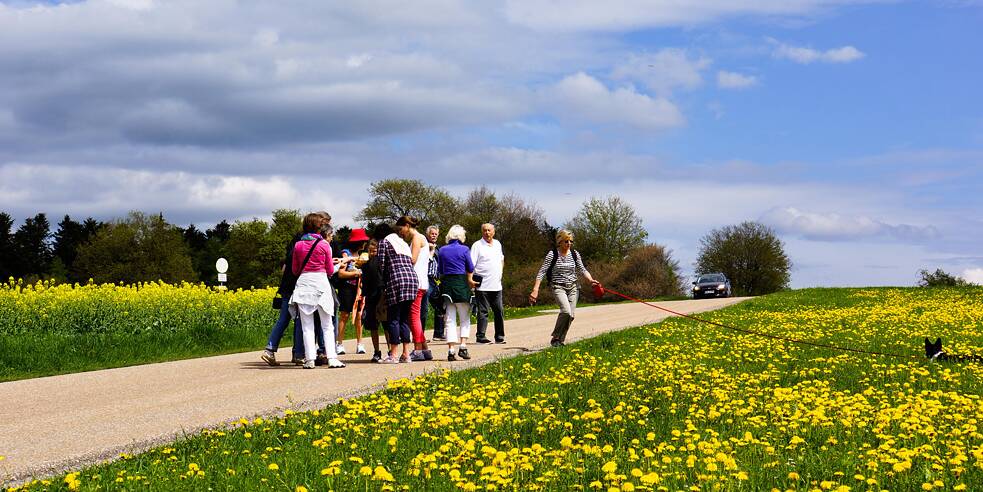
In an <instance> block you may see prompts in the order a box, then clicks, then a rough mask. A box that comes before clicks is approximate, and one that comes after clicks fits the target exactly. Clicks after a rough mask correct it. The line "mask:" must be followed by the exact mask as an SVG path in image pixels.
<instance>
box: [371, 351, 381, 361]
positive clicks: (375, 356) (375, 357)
mask: <svg viewBox="0 0 983 492" xmlns="http://www.w3.org/2000/svg"><path fill="white" fill-rule="evenodd" d="M372 362H382V352H376V353H374V354H372Z"/></svg>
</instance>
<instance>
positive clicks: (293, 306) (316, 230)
mask: <svg viewBox="0 0 983 492" xmlns="http://www.w3.org/2000/svg"><path fill="white" fill-rule="evenodd" d="M329 227H330V224H329V223H328V221H327V220H325V217H324V216H323V215H321V214H318V213H313V214H307V216H306V217H304V235H303V236H301V238H300V240H299V241H297V243H296V244H295V245H294V250H293V254H292V258H291V270H292V271H293V274H294V275H296V276H297V286H296V287H295V288H294V291H293V294H292V295H291V296H290V313H291V314H292V315H293V316H294V317H295V318H296V317H299V318H300V326H301V329H302V330H303V336H304V369H313V368H314V363H315V356H316V351H317V348H316V346H317V342H316V341H315V334H314V313H317V314H318V317H320V319H321V323H322V326H330V324H331V316H332V315H333V314H334V294H333V292H332V288H331V283H330V282H329V281H328V277H330V276H331V274H332V273H334V264H333V263H332V261H331V245H330V244H329V242H328V241H326V240H325V239H324V237H323V236H322V234H324V233H325V232H326V231H327V230H329V229H328V228H329ZM324 337H325V338H326V340H325V341H326V342H327V343H326V344H325V348H326V355H327V358H328V367H345V364H342V362H341V361H339V360H338V356H337V355H336V354H335V351H334V346H335V345H334V331H333V330H324Z"/></svg>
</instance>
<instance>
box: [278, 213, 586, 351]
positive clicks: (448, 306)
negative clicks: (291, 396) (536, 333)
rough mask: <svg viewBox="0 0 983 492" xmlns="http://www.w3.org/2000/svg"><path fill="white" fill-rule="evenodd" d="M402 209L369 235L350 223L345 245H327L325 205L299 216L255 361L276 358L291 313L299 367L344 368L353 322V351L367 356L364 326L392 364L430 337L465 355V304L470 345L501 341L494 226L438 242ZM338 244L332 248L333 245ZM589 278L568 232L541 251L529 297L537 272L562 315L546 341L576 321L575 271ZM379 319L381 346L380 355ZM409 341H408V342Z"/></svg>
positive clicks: (330, 234) (554, 340)
mask: <svg viewBox="0 0 983 492" xmlns="http://www.w3.org/2000/svg"><path fill="white" fill-rule="evenodd" d="M418 225H419V221H418V220H417V219H415V218H413V217H410V216H403V217H401V218H399V219H398V220H397V221H396V222H395V223H394V224H392V225H390V224H380V225H378V226H376V227H375V228H374V229H373V230H372V234H371V237H370V236H369V234H368V232H367V231H366V230H365V229H354V230H352V233H351V236H350V237H349V238H348V241H347V243H346V244H345V245H344V246H345V247H344V248H341V246H342V245H339V244H335V243H333V242H332V241H333V239H334V230H333V228H332V226H331V215H330V214H328V213H327V212H313V213H310V214H307V215H306V216H305V217H304V220H303V231H301V232H300V233H298V234H297V235H296V236H294V238H293V240H292V241H291V242H290V244H289V245H288V247H287V250H286V256H285V258H284V266H283V273H282V277H281V281H280V286H279V289H278V291H277V297H276V299H274V302H273V307H274V308H276V309H278V310H279V312H280V315H279V317H278V319H277V321H276V324H275V325H274V326H273V330H272V332H271V333H270V337H269V340H268V342H267V344H266V348H265V349H264V350H263V353H262V356H261V357H262V359H263V360H264V361H266V362H267V363H268V364H270V365H278V364H279V362H278V361H277V359H276V352H277V349H278V348H279V344H280V341H281V339H282V338H283V335H284V333H285V331H286V329H287V327H288V326H289V325H290V320H291V319H293V320H294V334H293V354H292V355H293V358H292V362H293V363H295V364H299V365H303V367H304V368H306V369H313V368H314V367H315V366H320V365H326V366H328V367H330V368H341V367H345V364H344V363H343V362H341V360H339V359H338V356H339V355H342V354H345V353H346V352H345V346H344V339H345V328H346V325H347V323H348V321H349V320H352V322H353V324H354V327H355V342H356V348H355V352H356V353H357V354H364V353H366V350H365V346H364V345H363V343H362V335H363V332H364V330H368V332H369V334H370V338H371V341H372V348H373V355H372V360H373V361H374V362H378V363H381V364H398V363H405V362H413V361H427V360H433V359H434V355H433V351H432V350H431V348H430V345H429V344H430V342H431V341H445V342H446V343H447V360H448V361H455V360H457V359H470V358H471V355H470V354H469V352H468V346H467V344H468V340H469V338H470V336H471V312H472V306H475V307H476V310H477V327H476V333H475V342H476V343H479V344H489V343H505V318H504V307H503V303H502V275H503V273H504V271H505V254H504V253H503V251H502V244H501V243H500V242H499V241H498V240H497V239H495V226H494V225H492V224H483V225H482V226H481V239H479V240H477V241H475V242H474V243H473V244H472V245H471V246H470V247H469V246H467V245H466V239H467V238H466V233H465V230H464V228H463V227H461V226H460V225H454V226H452V227H450V229H449V230H448V231H447V234H446V236H445V238H444V239H445V245H444V246H438V245H437V240H438V239H439V237H440V229H439V228H438V227H437V226H430V227H428V228H427V229H426V233H425V234H424V233H421V232H419V231H418V230H417V226H418ZM336 249H338V250H340V251H336ZM578 273H580V274H581V275H583V276H584V278H585V279H587V280H588V281H589V282H591V283H592V284H596V281H594V279H593V278H592V277H591V275H590V272H588V271H587V269H586V268H585V267H584V264H583V261H582V260H581V258H580V256H579V254H578V253H577V252H576V250H574V249H573V235H572V234H571V233H570V232H569V231H566V230H561V231H560V232H559V233H558V234H557V243H556V247H555V248H553V249H552V250H551V251H549V252H547V253H546V257H545V258H544V260H543V265H542V267H541V268H540V270H539V273H538V275H537V277H536V281H535V286H534V287H533V290H532V292H531V293H530V295H529V300H530V302H531V303H535V302H537V300H538V296H539V288H540V284H541V282H542V281H543V280H544V279H545V280H546V281H547V283H548V284H549V285H550V287H551V289H552V290H553V293H554V295H555V296H556V298H557V301H558V302H559V304H560V315H559V316H558V318H557V321H556V325H555V327H554V330H553V334H552V337H551V340H550V344H551V345H552V346H559V345H563V343H564V340H565V339H566V334H567V331H568V330H569V328H570V324H571V323H572V322H573V319H574V311H575V309H576V305H577V299H578V296H579V283H578V281H577V274H578ZM428 306H429V308H432V310H433V312H434V316H433V319H434V324H433V334H432V337H431V339H430V340H428V339H427V337H426V335H425V333H424V330H425V328H426V325H427V320H428V317H429V316H428V311H429V309H428ZM489 315H491V316H493V319H494V334H493V337H494V340H492V339H489V338H488V337H487V329H488V322H489ZM380 326H382V327H383V331H384V333H385V338H386V343H387V350H386V352H385V354H383V350H382V346H381V343H380V338H379V329H380ZM411 346H412V347H411Z"/></svg>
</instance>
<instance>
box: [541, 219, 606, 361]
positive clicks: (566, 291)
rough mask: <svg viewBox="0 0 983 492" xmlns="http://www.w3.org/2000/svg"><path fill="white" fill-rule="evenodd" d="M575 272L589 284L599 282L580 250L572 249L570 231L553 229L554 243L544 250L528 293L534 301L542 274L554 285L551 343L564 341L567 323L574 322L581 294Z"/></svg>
mask: <svg viewBox="0 0 983 492" xmlns="http://www.w3.org/2000/svg"><path fill="white" fill-rule="evenodd" d="M577 272H580V273H581V274H582V275H583V276H584V278H585V279H587V281H588V282H590V283H591V285H595V284H597V283H598V282H597V281H596V280H594V278H593V277H591V275H590V272H588V271H587V268H584V262H583V261H582V260H581V259H580V253H577V251H576V250H574V249H573V233H572V232H570V231H568V230H566V229H561V230H560V231H559V232H557V233H556V247H555V248H553V249H552V250H550V251H549V252H548V253H546V258H544V259H543V266H541V267H540V268H539V273H538V274H537V275H536V284H535V285H533V287H532V293H530V294H529V302H530V303H532V304H535V303H536V301H537V300H539V284H540V282H542V281H543V279H544V278H545V279H546V282H547V283H548V284H549V285H550V286H551V287H552V288H553V295H554V296H556V301H557V302H558V303H559V304H560V315H559V316H557V317H556V325H555V326H554V328H553V336H552V338H551V339H550V345H551V346H553V347H559V346H561V345H563V344H564V343H563V341H564V340H566V338H567V331H568V330H570V324H572V323H573V318H574V315H575V313H574V311H576V309H577V299H578V297H580V287H579V285H578V283H577Z"/></svg>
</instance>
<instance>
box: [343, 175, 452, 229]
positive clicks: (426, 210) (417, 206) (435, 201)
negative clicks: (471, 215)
mask: <svg viewBox="0 0 983 492" xmlns="http://www.w3.org/2000/svg"><path fill="white" fill-rule="evenodd" d="M368 191H369V202H368V203H367V204H366V205H365V208H363V209H362V211H361V212H359V214H358V216H357V217H356V219H357V220H359V221H364V222H368V223H379V222H394V221H395V220H396V219H398V218H400V217H402V216H403V215H409V216H412V217H416V218H418V219H420V226H421V227H426V226H428V225H431V224H437V225H440V226H442V227H444V228H446V227H447V225H450V224H452V223H453V221H454V220H456V219H457V218H458V216H459V205H458V202H457V200H455V199H454V197H453V196H451V195H450V194H449V193H448V192H447V191H446V190H444V189H443V188H440V187H437V186H430V185H427V184H426V183H424V182H423V181H420V180H416V179H384V180H381V181H376V182H374V183H372V185H371V186H370V187H369V190H368ZM445 224H446V225H445Z"/></svg>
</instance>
